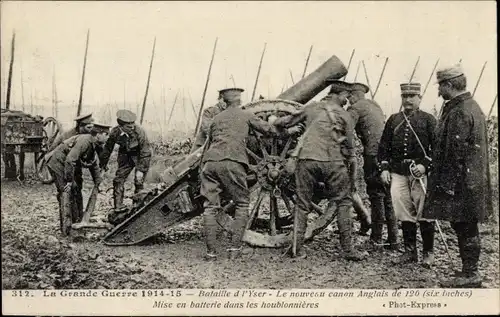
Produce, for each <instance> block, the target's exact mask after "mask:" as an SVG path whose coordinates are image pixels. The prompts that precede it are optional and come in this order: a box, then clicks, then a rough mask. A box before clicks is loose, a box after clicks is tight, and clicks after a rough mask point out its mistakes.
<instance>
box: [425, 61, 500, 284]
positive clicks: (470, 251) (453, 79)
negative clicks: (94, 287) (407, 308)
mask: <svg viewBox="0 0 500 317" xmlns="http://www.w3.org/2000/svg"><path fill="white" fill-rule="evenodd" d="M436 76H437V81H438V83H439V93H438V94H439V96H441V97H443V99H444V100H446V101H447V102H446V104H445V105H444V107H443V111H442V114H441V117H440V118H439V123H438V127H437V132H436V147H435V151H434V155H433V171H432V174H431V178H430V182H429V183H430V186H429V197H428V202H427V203H426V207H427V205H428V208H426V209H425V210H424V215H425V216H426V217H433V218H436V219H442V220H446V221H450V223H451V226H452V227H453V229H454V230H455V233H456V234H457V237H458V247H459V250H460V257H461V259H462V271H461V272H455V278H454V279H451V280H448V281H444V282H442V286H443V287H453V288H459V287H480V286H481V283H482V281H481V276H480V275H479V272H478V261H479V255H480V253H481V241H480V237H479V229H478V223H479V222H482V221H483V220H484V217H485V214H486V213H487V212H492V200H491V197H492V196H491V187H490V171H489V160H488V138H487V126H486V121H485V116H484V114H483V112H482V111H481V108H480V107H479V105H478V104H477V102H476V101H475V100H474V99H473V98H472V95H471V93H470V92H468V91H467V90H466V87H467V78H466V77H465V75H464V73H463V71H462V69H461V67H460V66H459V65H457V66H453V67H450V68H445V69H442V70H439V71H437V72H436Z"/></svg>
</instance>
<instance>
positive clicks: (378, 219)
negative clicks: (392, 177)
mask: <svg viewBox="0 0 500 317" xmlns="http://www.w3.org/2000/svg"><path fill="white" fill-rule="evenodd" d="M370 198H371V199H370V203H371V209H372V232H371V234H370V243H371V245H372V246H373V248H374V249H379V248H381V247H382V245H383V242H382V231H383V230H384V218H383V215H384V214H383V211H384V201H383V197H379V196H375V197H370Z"/></svg>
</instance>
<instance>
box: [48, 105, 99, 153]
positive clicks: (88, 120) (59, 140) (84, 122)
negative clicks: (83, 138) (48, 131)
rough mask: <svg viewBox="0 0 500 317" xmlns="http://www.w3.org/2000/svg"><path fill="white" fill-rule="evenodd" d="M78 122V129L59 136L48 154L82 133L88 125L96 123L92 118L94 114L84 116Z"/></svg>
mask: <svg viewBox="0 0 500 317" xmlns="http://www.w3.org/2000/svg"><path fill="white" fill-rule="evenodd" d="M75 122H76V127H74V128H72V129H70V130H68V131H65V132H64V133H62V134H59V135H58V136H57V137H56V138H55V140H54V141H52V144H51V145H50V147H49V148H48V150H47V152H52V151H53V150H55V149H56V147H57V146H58V145H59V144H61V143H62V142H63V141H65V140H67V139H69V138H71V137H73V136H75V135H77V134H80V133H82V126H85V125H87V124H91V123H93V122H94V119H93V118H92V114H84V115H81V116H79V117H77V118H76V119H75Z"/></svg>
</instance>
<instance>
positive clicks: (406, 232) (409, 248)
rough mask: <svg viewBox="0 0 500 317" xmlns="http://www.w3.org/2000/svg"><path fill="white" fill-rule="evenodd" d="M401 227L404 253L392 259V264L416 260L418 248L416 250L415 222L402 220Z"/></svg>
mask: <svg viewBox="0 0 500 317" xmlns="http://www.w3.org/2000/svg"><path fill="white" fill-rule="evenodd" d="M401 225H402V227H403V242H404V248H405V251H404V254H403V255H402V256H401V257H400V258H399V259H397V260H396V261H394V262H393V263H394V264H406V263H415V262H418V250H417V224H416V223H414V222H410V221H403V222H402V223H401Z"/></svg>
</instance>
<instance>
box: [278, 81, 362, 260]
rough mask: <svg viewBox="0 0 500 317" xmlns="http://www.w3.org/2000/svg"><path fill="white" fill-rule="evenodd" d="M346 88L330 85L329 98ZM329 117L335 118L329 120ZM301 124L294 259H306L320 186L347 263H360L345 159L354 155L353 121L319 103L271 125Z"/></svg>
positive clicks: (339, 108) (327, 103)
mask: <svg viewBox="0 0 500 317" xmlns="http://www.w3.org/2000/svg"><path fill="white" fill-rule="evenodd" d="M346 85H347V84H346V83H343V82H339V83H334V84H332V86H331V91H330V94H332V93H340V92H341V91H346ZM329 113H330V114H329ZM330 115H332V116H333V117H334V118H330ZM332 119H333V120H335V122H332ZM300 122H304V123H305V124H306V131H305V132H304V135H303V140H302V148H301V149H300V150H299V152H298V153H296V154H295V155H297V159H298V161H297V168H296V172H295V182H296V186H297V197H298V201H297V206H296V211H295V212H296V219H295V221H296V222H295V223H294V226H297V229H296V230H295V231H296V251H297V255H298V256H299V257H305V252H304V251H303V248H302V245H303V242H304V235H305V232H306V228H307V215H308V213H309V212H310V210H311V208H312V207H311V200H312V198H313V196H314V188H315V185H316V184H317V183H318V182H323V183H324V184H325V194H326V195H327V196H328V197H329V199H330V202H329V205H330V206H336V207H337V208H338V210H339V213H338V226H339V230H340V243H341V246H342V249H343V251H344V252H345V255H346V257H347V258H348V259H353V260H359V259H361V258H360V256H359V255H358V254H357V253H356V252H355V251H354V249H353V246H352V236H351V234H352V218H351V210H352V205H353V203H352V198H351V187H352V186H351V183H350V180H349V174H348V170H347V166H346V163H345V161H346V159H349V158H352V157H353V156H354V155H355V152H354V125H353V123H352V118H351V116H350V115H349V114H348V113H347V111H345V110H344V109H343V108H342V106H341V105H340V104H337V103H336V101H333V100H322V101H320V102H313V103H310V104H308V105H306V106H305V107H304V108H303V109H302V111H300V112H298V113H296V114H292V115H289V116H285V117H281V118H278V119H276V121H275V122H274V124H275V125H276V126H281V127H290V126H293V125H296V124H298V123H300ZM333 202H334V203H335V204H333ZM332 208H333V207H332Z"/></svg>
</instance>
